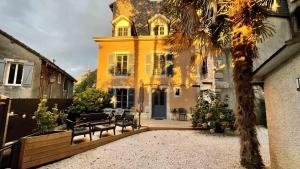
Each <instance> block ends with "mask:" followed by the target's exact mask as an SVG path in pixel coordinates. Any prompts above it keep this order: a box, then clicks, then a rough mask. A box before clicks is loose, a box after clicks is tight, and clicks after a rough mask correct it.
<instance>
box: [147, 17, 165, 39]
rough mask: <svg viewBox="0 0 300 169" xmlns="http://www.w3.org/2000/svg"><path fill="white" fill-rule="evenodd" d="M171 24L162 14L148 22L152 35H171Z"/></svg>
mask: <svg viewBox="0 0 300 169" xmlns="http://www.w3.org/2000/svg"><path fill="white" fill-rule="evenodd" d="M169 22H170V21H169V20H168V19H167V18H166V17H165V16H163V15H161V14H156V15H155V16H154V17H152V18H151V19H149V20H148V23H149V27H150V35H152V36H167V35H168V34H169V32H168V28H169V26H168V24H169Z"/></svg>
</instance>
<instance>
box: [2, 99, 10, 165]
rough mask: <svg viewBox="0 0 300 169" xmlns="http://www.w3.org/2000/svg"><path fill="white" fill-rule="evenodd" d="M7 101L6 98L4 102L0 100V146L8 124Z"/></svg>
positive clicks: (3, 143)
mask: <svg viewBox="0 0 300 169" xmlns="http://www.w3.org/2000/svg"><path fill="white" fill-rule="evenodd" d="M8 103H9V100H8V99H6V100H5V101H4V102H3V101H2V102H0V148H2V147H3V146H4V145H5V139H6V130H7V124H8ZM2 153H3V152H0V167H1V165H2Z"/></svg>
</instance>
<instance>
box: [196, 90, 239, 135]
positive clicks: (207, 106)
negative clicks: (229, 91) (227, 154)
mask: <svg viewBox="0 0 300 169" xmlns="http://www.w3.org/2000/svg"><path fill="white" fill-rule="evenodd" d="M228 99H229V97H228V96H226V98H225V99H223V100H222V99H221V96H220V95H219V94H216V93H214V92H212V91H206V92H205V93H204V95H200V96H199V98H198V101H197V104H196V106H195V107H194V108H193V113H192V124H193V127H203V128H208V129H214V130H215V131H216V132H223V131H224V129H225V128H231V129H233V126H234V122H235V118H234V114H233V111H232V110H231V109H229V108H228Z"/></svg>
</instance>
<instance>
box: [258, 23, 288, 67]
mask: <svg viewBox="0 0 300 169" xmlns="http://www.w3.org/2000/svg"><path fill="white" fill-rule="evenodd" d="M267 21H268V22H269V24H271V25H272V27H273V28H274V30H275V33H274V35H273V36H272V37H270V38H268V39H266V40H265V41H264V42H263V43H259V44H258V45H257V47H258V58H257V59H255V61H254V63H253V64H254V67H253V70H256V69H257V68H258V67H259V66H261V64H263V63H264V62H265V61H266V60H267V59H269V58H270V57H271V56H272V55H273V54H274V53H275V52H277V51H278V49H280V48H281V47H282V46H283V45H284V44H285V42H286V41H287V40H289V39H290V38H291V28H290V23H289V21H288V19H286V18H280V17H270V18H268V20H267Z"/></svg>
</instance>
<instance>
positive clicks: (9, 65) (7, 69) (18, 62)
mask: <svg viewBox="0 0 300 169" xmlns="http://www.w3.org/2000/svg"><path fill="white" fill-rule="evenodd" d="M11 64H16V65H17V66H16V71H15V74H14V82H13V84H10V83H8V80H9V73H10V67H11ZM6 65H7V67H6V69H5V76H6V78H5V85H6V86H22V82H23V74H24V61H14V60H11V59H7V60H6ZM19 65H23V71H22V78H21V83H20V84H16V81H17V73H18V69H19Z"/></svg>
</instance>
